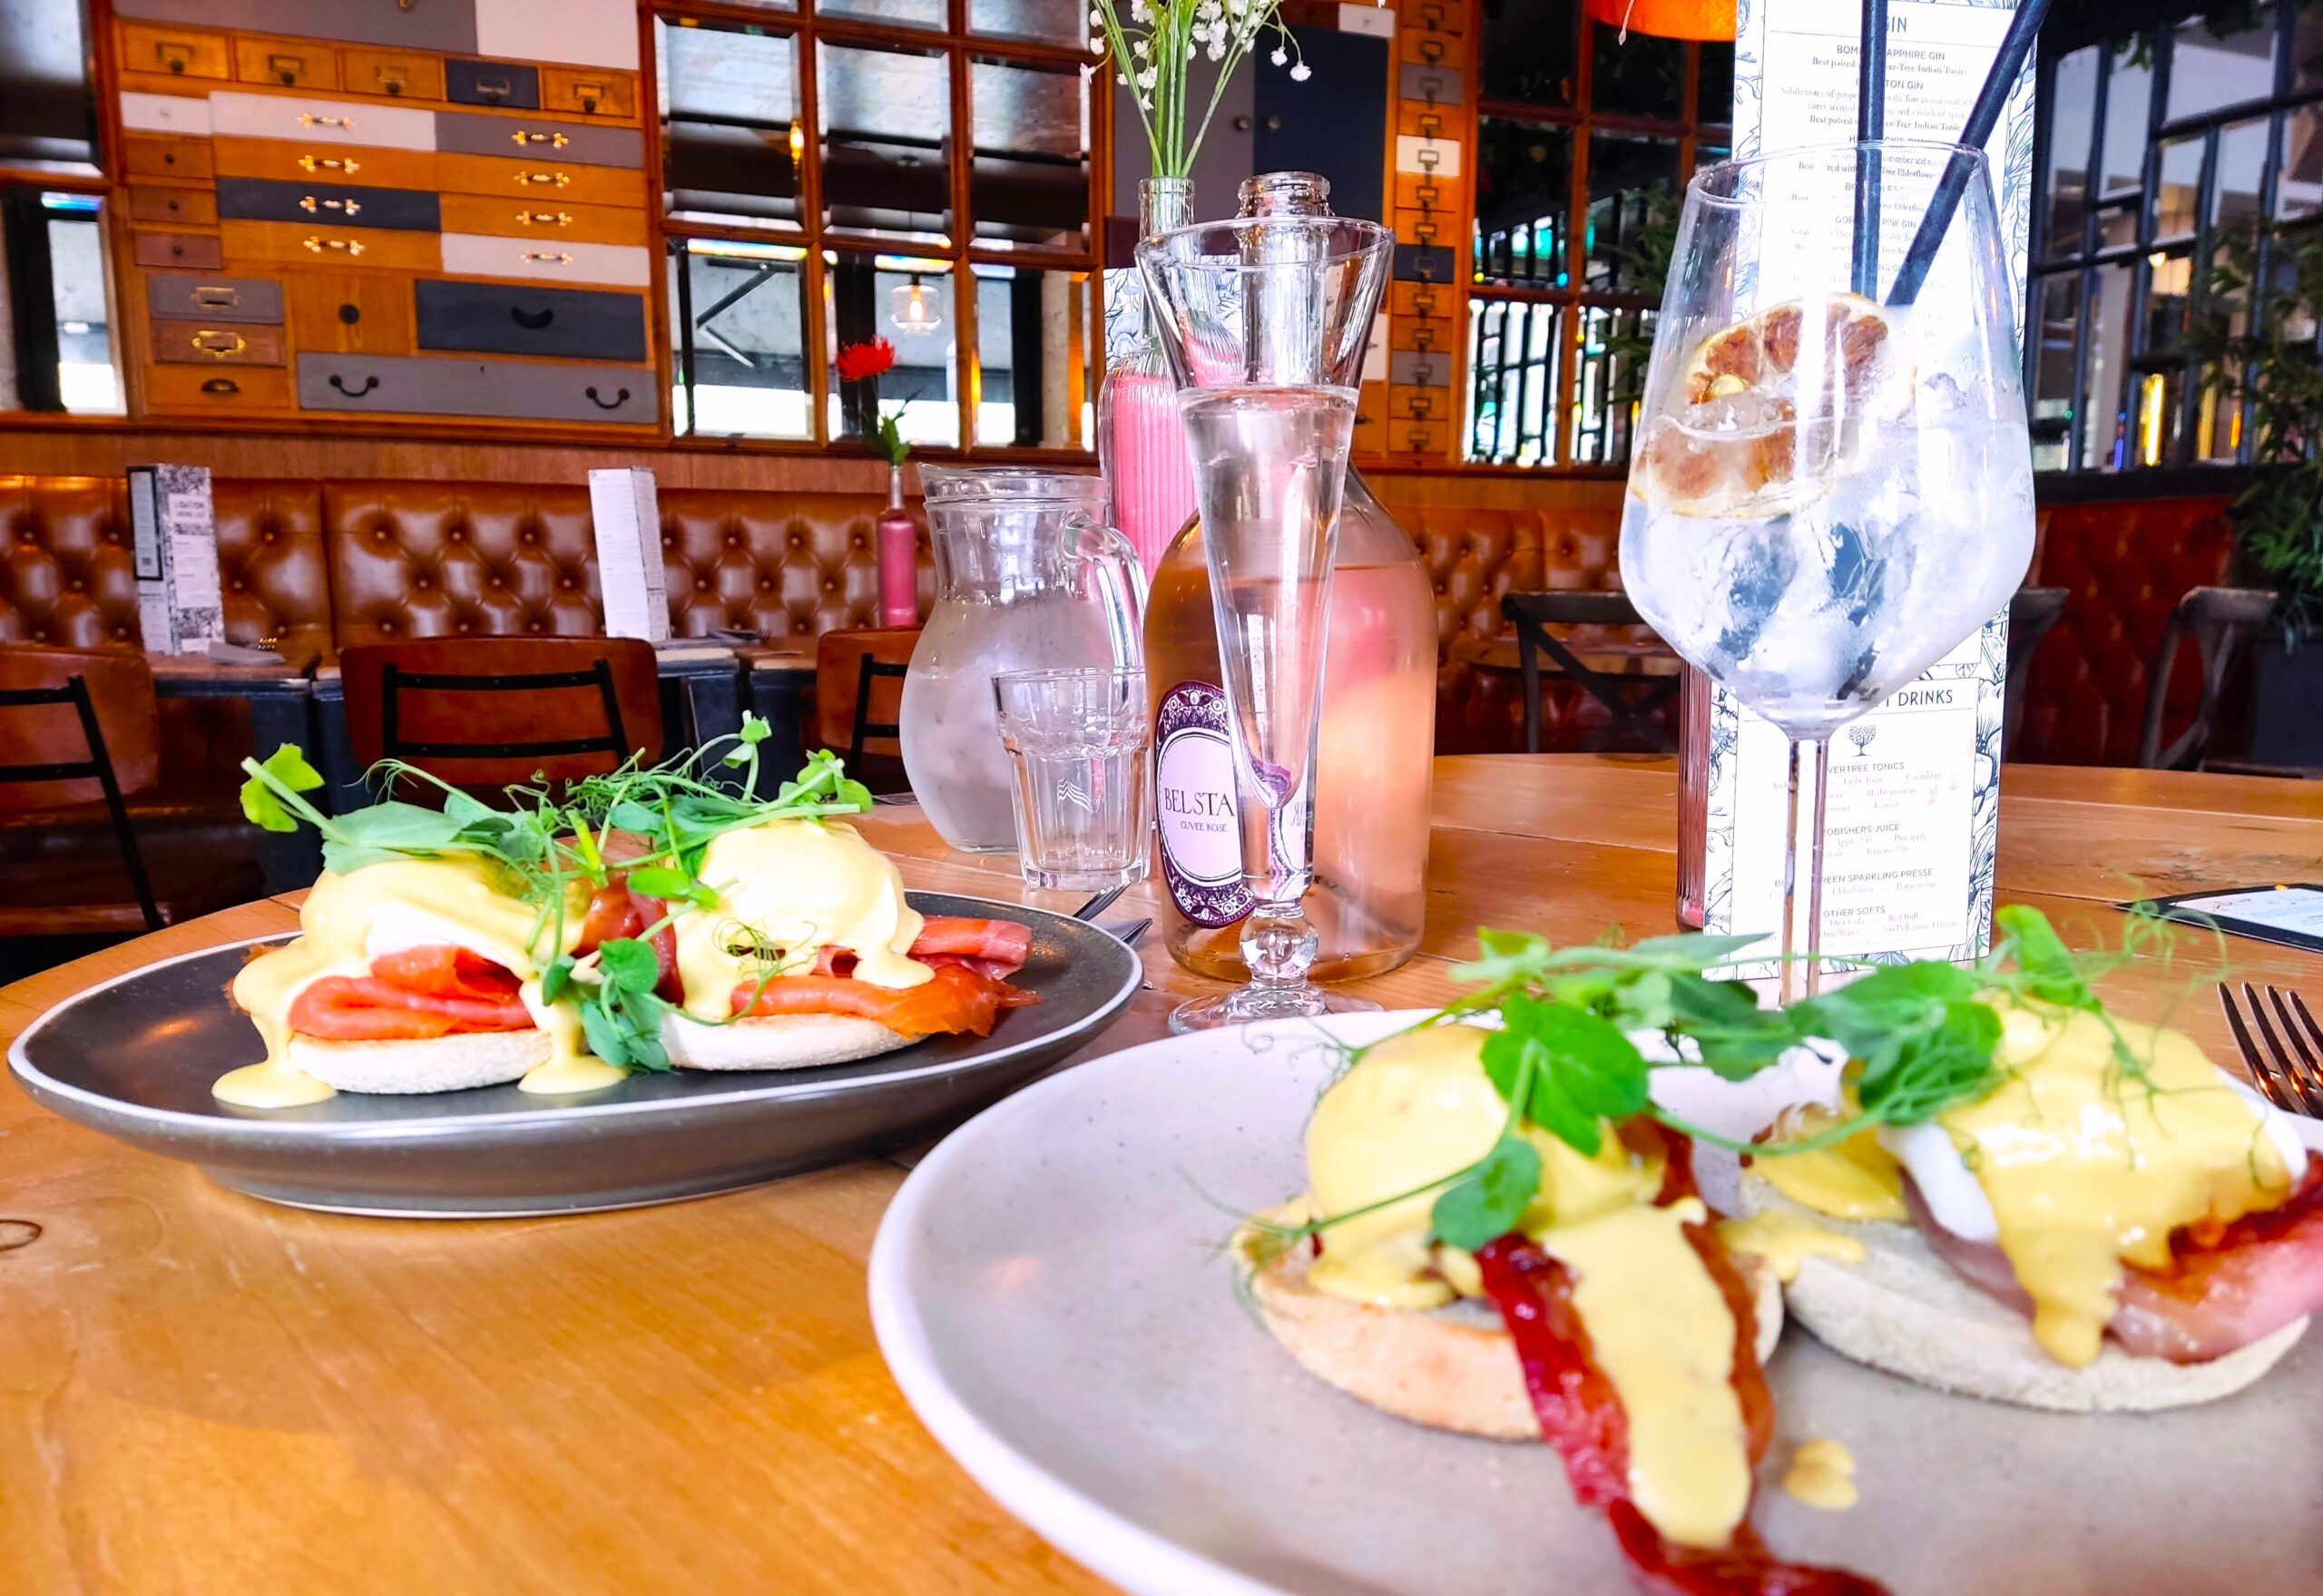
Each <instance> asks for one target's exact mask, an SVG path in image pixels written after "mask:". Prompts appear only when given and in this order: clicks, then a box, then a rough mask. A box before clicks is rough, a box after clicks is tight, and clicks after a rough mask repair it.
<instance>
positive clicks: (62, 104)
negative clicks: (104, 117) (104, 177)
mask: <svg viewBox="0 0 2323 1596" xmlns="http://www.w3.org/2000/svg"><path fill="white" fill-rule="evenodd" d="M82 12H83V6H82V5H78V4H76V3H75V0H0V165H5V166H15V167H24V168H29V169H31V170H33V171H55V172H66V173H72V174H75V175H94V173H95V171H96V170H97V168H96V159H97V103H96V96H95V94H94V93H93V92H92V91H91V87H90V83H89V47H88V38H87V35H86V34H85V33H84V32H83V28H82Z"/></svg>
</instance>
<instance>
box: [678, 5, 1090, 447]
mask: <svg viewBox="0 0 2323 1596" xmlns="http://www.w3.org/2000/svg"><path fill="white" fill-rule="evenodd" d="M969 6H970V0H946V9H945V15H946V22H945V25H944V26H943V27H942V28H940V29H938V28H927V27H914V26H909V25H905V24H896V23H887V22H878V21H875V20H866V19H864V18H860V17H854V16H847V15H822V14H820V12H819V11H818V7H817V6H816V5H815V3H814V0H799V3H798V4H797V5H795V6H793V7H791V8H789V9H778V8H776V7H774V6H762V5H742V4H737V3H735V0H702V3H701V4H698V5H696V4H686V3H684V0H654V3H653V4H652V5H650V6H641V7H640V12H639V15H640V23H639V26H640V28H641V30H642V34H643V45H644V59H645V61H646V63H647V67H646V70H645V71H644V72H643V73H642V74H641V75H642V85H643V91H644V92H643V93H642V95H641V99H642V100H643V101H644V102H646V103H645V104H644V105H643V106H642V110H643V112H644V116H645V125H646V134H647V138H648V140H649V161H650V162H651V171H650V177H651V181H652V185H653V187H652V195H653V199H652V206H651V209H652V226H653V239H654V243H655V246H656V249H657V252H658V259H659V260H660V263H661V269H660V271H658V272H657V274H656V279H657V281H656V287H655V289H654V291H655V294H656V295H657V297H658V298H659V299H661V300H662V327H663V329H664V332H665V334H666V335H667V342H668V346H669V362H670V369H669V372H668V373H667V376H668V380H669V383H670V386H671V389H672V390H673V391H674V390H675V389H676V388H677V387H679V386H680V385H681V383H682V382H684V381H685V372H686V369H687V367H689V365H690V362H689V361H688V360H687V359H686V351H685V348H683V347H681V343H680V337H681V328H680V327H679V325H678V320H677V318H678V316H679V315H680V308H679V306H678V304H677V302H676V299H675V297H673V296H671V294H669V292H668V291H667V290H668V269H669V260H670V258H671V253H672V250H683V248H684V245H685V241H686V240H691V239H711V240H730V241H735V242H743V243H771V244H781V245H785V246H791V247H797V248H799V249H801V250H804V251H805V259H804V261H803V263H802V265H803V269H804V282H803V285H802V291H803V293H804V296H805V300H806V310H807V316H806V320H805V323H804V325H803V327H802V331H801V338H802V341H803V343H804V345H805V348H804V349H803V351H802V353H803V357H804V372H805V380H806V384H807V397H808V410H809V418H810V422H811V428H812V430H811V434H810V436H809V437H807V438H803V439H801V438H760V437H751V436H747V435H737V434H732V433H702V432H696V431H691V430H689V431H683V432H681V431H680V430H679V428H678V423H679V415H680V412H681V409H682V411H683V413H684V415H685V416H686V418H687V425H688V426H689V427H691V426H692V418H693V416H695V414H696V410H695V406H694V405H693V402H692V396H691V392H688V393H687V394H685V395H683V396H681V397H678V398H677V399H676V400H674V401H673V403H672V404H671V409H670V420H669V423H668V428H669V435H670V439H671V443H672V444H673V445H674V446H681V447H699V448H711V449H719V450H731V449H734V448H738V447H749V448H753V449H765V450H769V451H784V450H788V451H800V450H807V449H812V450H815V451H817V452H823V451H827V450H833V449H836V450H840V451H845V452H848V453H850V454H851V453H856V452H861V453H864V454H867V455H868V454H872V453H874V451H873V449H872V446H871V444H870V443H869V442H868V441H867V440H856V439H851V438H847V437H843V436H838V435H836V434H834V433H833V432H832V430H831V427H830V425H829V414H830V410H831V405H830V399H831V397H832V394H833V392H834V388H835V385H834V383H833V379H832V376H831V372H830V351H829V348H828V344H829V340H830V336H831V335H830V330H829V322H828V316H827V311H826V307H827V303H828V289H827V273H826V271H825V269H824V260H823V256H824V252H825V251H826V250H841V251H850V252H854V253H876V254H881V255H898V256H901V255H909V256H914V257H917V258H922V259H940V260H943V261H945V262H946V264H947V266H948V269H949V270H950V272H951V273H952V281H953V283H954V285H955V291H954V293H953V295H952V300H953V307H954V309H953V316H954V320H953V338H954V353H953V360H954V383H955V388H956V394H957V396H958V399H957V404H958V409H959V412H960V416H959V435H958V436H959V442H958V444H957V445H956V446H926V450H925V452H926V453H928V454H931V455H944V456H947V457H949V456H956V455H965V456H980V457H984V458H988V459H1003V460H1016V461H1025V462H1028V463H1029V462H1036V461H1039V460H1042V459H1044V458H1054V459H1062V460H1069V461H1077V462H1083V463H1085V462H1087V461H1089V460H1091V459H1093V458H1094V456H1095V452H1096V446H1095V439H1093V438H1092V439H1090V440H1089V441H1088V442H1087V443H1086V444H1084V445H1083V446H1081V447H1078V448H1069V449H1057V448H1041V449H1034V448H1020V447H1018V446H1015V445H1014V444H1013V443H992V442H986V441H984V440H981V439H980V438H979V437H978V436H977V419H978V414H979V412H980V411H981V409H982V404H983V394H984V361H983V357H982V352H981V350H980V349H979V348H978V336H977V325H976V306H975V298H976V296H975V292H974V291H973V284H974V282H975V272H974V270H973V268H974V267H975V266H978V265H984V266H1006V267H1016V268H1020V269H1031V270H1044V271H1045V270H1064V271H1070V272H1073V273H1075V274H1078V275H1080V276H1082V277H1083V278H1084V279H1085V285H1084V289H1083V291H1084V292H1086V293H1087V295H1088V296H1089V303H1090V307H1091V315H1090V319H1089V322H1088V324H1087V325H1086V326H1085V327H1084V328H1083V349H1082V360H1083V370H1084V374H1085V377H1086V388H1087V391H1088V392H1090V393H1093V392H1094V391H1095V387H1096V382H1097V376H1098V371H1097V367H1095V366H1094V365H1093V362H1095V361H1098V360H1100V359H1102V357H1103V348H1102V342H1101V340H1100V338H1098V336H1097V329H1100V328H1103V325H1104V309H1103V292H1104V288H1103V271H1102V263H1101V261H1100V259H1099V250H1100V240H1101V236H1102V229H1103V216H1104V201H1103V195H1102V194H1101V192H1100V189H1101V174H1103V173H1105V172H1107V171H1110V170H1111V165H1112V162H1111V155H1112V151H1111V137H1112V116H1111V111H1112V95H1111V94H1110V93H1101V92H1099V90H1100V85H1099V83H1098V81H1097V77H1096V74H1095V73H1091V72H1089V71H1087V70H1085V69H1086V68H1088V67H1089V66H1090V65H1091V64H1092V63H1093V62H1094V61H1095V60H1096V57H1094V56H1093V55H1092V54H1090V52H1089V51H1088V49H1087V48H1086V47H1085V46H1082V47H1074V46H1071V45H1064V44H1049V43H1044V42H1041V41H1037V40H1031V39H1023V38H1014V37H1009V36H1005V35H988V34H974V33H971V32H969V31H968V15H969ZM685 18H692V19H694V20H697V21H700V22H702V23H710V24H743V25H746V26H751V27H757V28H760V29H763V30H764V31H765V32H766V33H768V34H783V35H788V36H789V39H790V40H791V41H792V48H793V50H794V52H795V56H794V61H795V70H796V72H797V74H798V102H797V104H796V106H795V108H794V109H795V113H796V116H797V121H796V122H794V123H793V124H792V125H793V126H795V127H798V128H800V129H803V130H805V136H804V139H803V141H802V143H801V147H800V152H799V220H798V222H797V223H795V224H787V223H779V222H769V223H767V224H765V225H761V226H751V225H746V224H740V223H732V222H711V221H702V220H688V219H685V218H680V217H672V216H671V215H670V214H669V207H668V200H667V189H666V186H665V182H664V176H665V173H664V165H663V148H662V145H663V139H662V105H661V103H660V93H659V88H658V83H657V79H658V75H659V70H660V65H661V63H660V59H659V54H658V47H659V39H658V34H657V27H656V24H669V25H670V26H671V27H675V26H677V25H679V24H680V22H681V19H685ZM825 42H828V43H830V44H844V45H848V46H851V47H863V48H870V49H877V50H890V51H894V50H900V51H905V52H908V53H912V54H921V55H926V54H936V55H938V56H940V57H941V59H942V60H943V62H944V64H945V73H946V85H947V89H948V98H949V117H950V120H949V124H948V128H947V131H946V139H947V145H948V150H949V153H950V161H949V167H950V171H949V174H948V181H949V191H948V200H949V211H950V214H949V217H948V219H947V220H948V226H947V241H946V243H944V244H941V245H938V244H935V243H931V242H927V241H926V240H911V239H907V238H903V237H890V236H887V235H884V234H881V233H878V232H876V231H866V230H860V229H856V228H839V227H832V226H830V225H828V223H827V222H826V221H825V220H824V216H823V133H822V120H821V104H820V87H821V85H820V83H819V73H820V65H819V56H820V49H819V47H820V45H821V44H823V43H825ZM979 60H985V61H996V62H1002V63H1005V64H1012V65H1014V64H1024V65H1032V66H1046V67H1065V68H1070V69H1072V71H1073V73H1074V74H1075V77H1076V81H1077V83H1078V84H1079V88H1080V92H1081V94H1082V97H1083V100H1082V103H1083V114H1084V116H1085V118H1086V126H1087V128H1088V152H1087V160H1088V173H1089V181H1088V184H1087V189H1088V196H1087V198H1088V206H1087V211H1086V214H1085V216H1084V218H1083V231H1082V245H1081V247H1080V248H1079V249H1078V250H1069V249H1052V248H1042V247H1033V248H1021V249H1007V248H997V249H996V248H994V247H993V246H991V245H990V244H988V243H979V242H977V241H976V240H975V236H974V235H975V216H974V213H973V211H971V210H970V207H969V190H970V185H971V182H972V181H973V178H974V172H975V144H974V142H973V134H972V116H971V110H972V107H971V105H970V103H969V99H968V95H969V93H970V87H969V84H970V80H971V78H972V76H973V75H974V74H973V67H974V64H975V62H977V61H979ZM1105 81H1106V82H1110V80H1105ZM962 285H966V288H965V289H963V286H962ZM918 452H922V451H920V450H918V449H915V453H918Z"/></svg>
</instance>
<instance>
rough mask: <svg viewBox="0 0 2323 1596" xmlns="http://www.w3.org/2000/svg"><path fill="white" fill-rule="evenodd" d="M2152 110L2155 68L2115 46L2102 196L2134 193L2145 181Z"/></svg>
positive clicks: (2107, 90) (2101, 164)
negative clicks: (2147, 124) (2148, 122)
mask: <svg viewBox="0 0 2323 1596" xmlns="http://www.w3.org/2000/svg"><path fill="white" fill-rule="evenodd" d="M2152 111H2153V68H2151V66H2148V65H2145V64H2142V63H2140V62H2138V61H2135V60H2133V59H2132V56H2131V53H2130V46H2129V45H2128V44H2116V45H2115V46H2113V78H2112V82H2111V83H2108V84H2106V86H2105V141H2104V142H2105V148H2104V151H2103V152H2102V155H2101V157H2100V160H2099V164H2098V171H2100V172H2101V173H2102V177H2101V178H2100V180H2099V181H2098V185H2097V191H2098V194H2099V195H2100V196H2101V197H2105V196H2111V195H2113V194H2122V193H2132V192H2135V191H2136V190H2137V189H2138V187H2139V186H2140V185H2141V184H2142V183H2143V182H2144V181H2145V132H2146V121H2147V118H2148V117H2150V116H2151V114H2152Z"/></svg>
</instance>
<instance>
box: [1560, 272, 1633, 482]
mask: <svg viewBox="0 0 2323 1596" xmlns="http://www.w3.org/2000/svg"><path fill="white" fill-rule="evenodd" d="M1581 318H1582V319H1581V348H1580V351H1579V353H1578V354H1577V355H1576V357H1575V359H1574V365H1573V447H1572V450H1571V452H1570V453H1569V454H1568V455H1567V456H1566V458H1568V459H1570V460H1571V461H1572V462H1573V464H1574V465H1620V464H1621V463H1622V462H1623V461H1625V460H1627V459H1628V458H1629V457H1630V434H1631V431H1632V428H1633V427H1634V426H1636V423H1637V400H1638V393H1639V390H1640V389H1641V388H1642V387H1643V385H1644V381H1645V362H1646V357H1648V356H1649V355H1650V354H1651V353H1652V348H1653V318H1654V313H1653V312H1652V311H1651V310H1613V309H1607V308H1603V307H1600V306H1594V305H1593V306H1589V307H1587V308H1584V309H1583V311H1582V313H1581Z"/></svg>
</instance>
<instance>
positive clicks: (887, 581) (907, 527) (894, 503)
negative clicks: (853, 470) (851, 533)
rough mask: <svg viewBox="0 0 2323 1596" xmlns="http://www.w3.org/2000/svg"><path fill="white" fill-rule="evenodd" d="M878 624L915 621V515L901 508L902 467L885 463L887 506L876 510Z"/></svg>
mask: <svg viewBox="0 0 2323 1596" xmlns="http://www.w3.org/2000/svg"><path fill="white" fill-rule="evenodd" d="M878 544H879V624H880V625H882V626H916V625H918V624H919V517H918V516H916V515H914V514H912V513H911V512H910V511H909V510H907V509H906V508H904V468H903V467H902V466H900V465H890V466H888V467H887V508H886V509H884V510H882V511H880V512H879V527H878Z"/></svg>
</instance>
